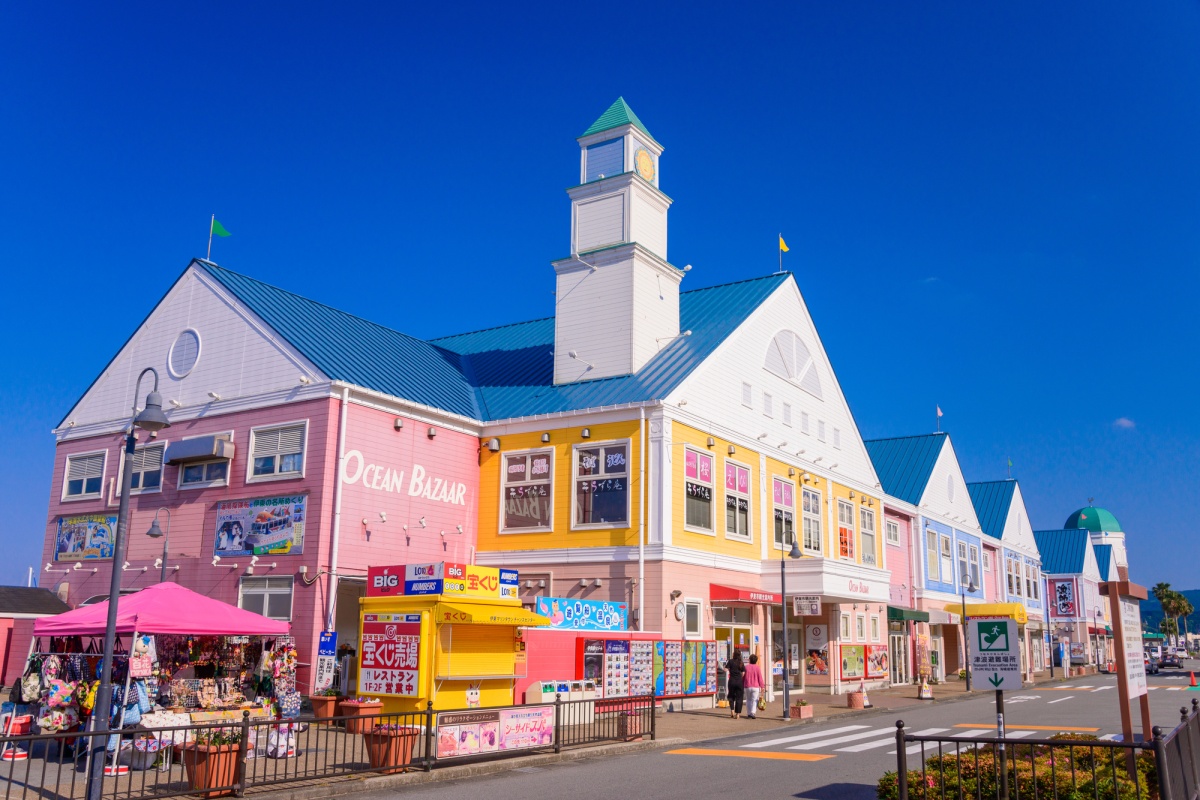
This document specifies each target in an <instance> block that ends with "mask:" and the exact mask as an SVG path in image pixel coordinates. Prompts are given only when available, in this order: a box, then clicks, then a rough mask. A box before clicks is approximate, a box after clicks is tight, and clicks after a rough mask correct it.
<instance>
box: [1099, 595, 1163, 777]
mask: <svg viewBox="0 0 1200 800" xmlns="http://www.w3.org/2000/svg"><path fill="white" fill-rule="evenodd" d="M1100 594H1102V595H1105V596H1107V597H1108V602H1109V609H1110V610H1111V612H1112V621H1113V643H1114V645H1115V646H1116V651H1117V658H1116V661H1117V696H1118V697H1119V698H1120V703H1121V733H1122V734H1123V735H1124V738H1125V741H1126V742H1129V743H1132V742H1133V741H1134V736H1133V710H1132V708H1131V707H1130V701H1132V700H1133V699H1134V698H1135V697H1136V698H1140V701H1139V702H1140V705H1141V711H1142V741H1144V742H1149V741H1150V740H1151V739H1153V738H1154V734H1153V732H1152V727H1153V726H1152V725H1151V723H1150V695H1149V692H1148V691H1147V688H1146V665H1145V661H1144V657H1143V654H1142V615H1141V609H1140V607H1139V603H1140V601H1142V600H1145V599H1146V597H1147V596H1148V593H1147V592H1146V587H1145V586H1139V585H1137V584H1136V583H1130V582H1129V581H1106V582H1104V583H1101V584H1100ZM1128 755H1129V762H1130V763H1129V769H1130V774H1133V771H1134V770H1135V768H1136V766H1135V764H1134V758H1135V756H1134V754H1133V750H1129V751H1128Z"/></svg>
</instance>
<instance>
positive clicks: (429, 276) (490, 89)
mask: <svg viewBox="0 0 1200 800" xmlns="http://www.w3.org/2000/svg"><path fill="white" fill-rule="evenodd" d="M251 5H253V6H255V7H254V8H250V7H248V5H247V4H243V3H223V2H207V3H192V4H178V3H166V4H164V3H144V4H140V5H138V6H133V5H124V6H122V7H112V8H109V7H101V6H99V5H96V4H88V3H82V2H74V3H66V4H53V3H25V4H9V5H8V7H7V8H6V9H5V12H4V24H3V25H2V26H0V64H2V65H3V72H4V75H5V81H4V84H5V85H4V91H3V95H4V99H3V101H0V109H2V110H0V121H2V124H0V151H2V152H3V153H4V158H3V159H2V160H0V241H3V247H4V250H5V253H4V256H5V265H6V266H5V270H4V275H5V279H4V285H5V289H6V292H5V294H6V298H5V300H6V301H5V303H4V312H5V313H4V314H3V317H2V321H0V325H2V326H3V335H4V340H5V360H6V361H7V362H8V365H9V367H8V370H7V376H6V379H5V380H4V381H2V382H0V409H2V411H3V417H2V418H3V426H2V428H0V444H2V445H3V448H4V452H5V453H6V454H7V458H5V459H4V460H3V462H0V484H2V486H3V493H2V495H0V497H2V500H0V502H2V503H3V515H2V518H3V520H4V534H3V539H2V541H3V542H4V548H5V558H4V559H3V561H2V563H0V582H21V583H23V582H24V579H25V568H26V566H27V565H30V564H34V565H36V564H38V563H39V561H40V551H41V542H42V538H43V535H44V531H45V524H46V521H47V520H46V514H47V510H46V505H47V498H48V493H49V484H50V478H51V475H50V472H51V465H52V463H53V451H54V442H53V438H52V436H51V434H50V430H51V428H52V427H53V426H54V425H55V424H56V423H57V422H58V421H59V420H60V419H61V418H62V416H63V414H64V413H65V412H66V411H67V410H68V409H69V407H70V406H71V404H72V403H73V402H74V401H75V399H76V398H77V397H78V395H79V394H80V393H81V392H82V391H83V390H84V389H85V388H86V387H87V386H88V384H89V382H90V381H91V380H92V379H93V378H94V377H95V376H96V375H97V374H98V372H99V371H100V370H101V369H102V368H103V367H104V365H105V363H106V362H107V361H108V359H109V358H110V357H111V356H112V355H113V353H114V352H115V351H116V349H117V348H118V347H119V346H120V345H121V344H122V342H124V341H125V339H126V338H127V337H128V336H129V334H130V333H131V332H132V330H133V329H134V327H135V326H136V324H137V322H138V321H140V320H141V319H142V317H143V316H144V315H145V314H146V313H147V312H148V311H149V309H150V308H151V307H152V305H153V304H154V302H155V301H156V300H157V299H158V298H159V297H160V296H161V295H162V294H163V293H164V292H165V291H166V289H167V288H168V286H169V285H170V284H171V282H172V281H173V280H174V279H175V278H176V277H177V276H178V274H179V273H180V272H181V271H182V270H183V268H184V267H185V266H186V264H187V263H188V260H189V259H190V258H192V257H193V256H203V255H204V244H205V236H206V233H207V228H208V219H209V215H210V214H211V213H214V212H215V213H216V214H217V217H218V218H219V219H220V220H221V222H222V223H224V224H225V226H226V227H227V228H228V229H229V230H230V231H232V232H233V236H232V237H230V238H228V239H223V240H219V241H218V242H217V243H216V245H215V250H214V253H213V257H214V260H216V261H218V262H219V263H221V264H222V265H223V266H227V267H230V268H232V269H235V270H238V271H241V272H245V273H247V274H250V275H253V276H254V277H257V278H260V279H263V280H266V281H269V282H272V283H276V284H278V285H281V286H284V287H286V288H289V289H292V290H295V291H297V292H300V293H302V294H305V295H307V296H310V297H313V298H316V299H319V300H322V301H324V302H326V303H329V304H331V305H334V306H337V307H340V308H343V309H346V310H348V311H351V312H354V313H357V314H360V315H362V316H365V317H368V318H371V319H373V320H377V321H379V322H381V323H384V324H388V325H391V326H393V327H396V328H398V329H400V330H403V331H406V332H408V333H411V334H414V335H416V336H422V337H432V336H437V335H441V334H446V333H451V332H457V331H463V330H472V329H477V328H484V327H488V326H492V325H498V324H504V323H508V322H512V321H517V320H524V319H530V318H535V317H543V316H548V315H550V313H551V310H552V308H551V301H552V296H551V291H552V289H553V277H552V271H551V268H550V266H549V262H550V261H551V260H552V259H555V258H559V257H562V256H564V255H566V254H567V250H568V233H569V216H568V209H569V206H568V201H567V197H566V195H565V193H564V191H563V190H564V188H565V187H567V186H569V185H571V184H572V183H574V182H575V181H576V179H577V177H578V159H579V156H578V149H577V145H576V143H575V141H574V137H575V136H578V135H579V134H580V133H581V132H582V131H583V130H584V129H585V128H586V127H587V126H588V125H589V124H590V123H591V122H592V121H593V120H594V119H595V118H596V117H597V116H599V114H600V113H601V112H602V111H604V109H605V108H607V106H608V105H609V104H610V103H611V102H612V101H613V100H614V99H615V98H616V97H617V96H618V95H624V97H625V98H626V100H628V101H629V103H630V104H631V105H632V107H633V108H634V109H635V110H636V112H637V113H638V114H639V115H640V116H641V118H642V119H643V120H644V121H645V123H646V125H647V126H648V127H649V129H650V130H651V131H652V132H653V133H654V135H655V136H656V137H657V138H658V139H659V140H660V141H661V142H662V143H663V144H664V145H665V146H666V153H665V154H664V156H663V161H662V186H663V189H664V190H665V191H666V192H667V193H668V194H669V195H671V196H672V197H673V198H674V199H675V201H676V202H675V205H674V207H673V208H672V210H671V229H670V253H671V259H672V261H673V262H675V263H677V264H685V263H690V264H693V265H694V266H695V268H694V269H693V270H692V272H691V273H690V274H689V276H688V278H687V280H686V281H685V288H686V287H692V288H696V287H701V286H706V285H711V284H716V283H724V282H728V281H732V280H738V279H741V278H747V277H751V276H757V275H762V274H765V273H768V272H771V271H773V270H774V269H775V265H776V249H775V235H776V232H777V231H783V232H784V235H785V237H786V238H787V241H788V243H789V245H790V246H791V252H790V253H789V254H788V255H787V256H786V264H787V266H788V267H789V268H790V269H792V270H793V271H794V272H795V273H796V276H797V280H798V281H799V284H800V287H801V289H802V291H803V292H804V293H805V296H806V298H807V300H808V303H809V306H810V308H811V309H812V311H813V314H814V316H815V318H816V321H817V325H818V328H819V330H820V331H821V333H822V335H823V338H824V341H825V345H826V347H827V349H828V351H829V353H830V355H831V357H832V358H833V362H834V366H835V368H836V369H837V371H838V376H839V378H840V380H841V382H842V385H843V387H844V389H845V392H846V395H847V396H848V398H849V400H850V403H851V406H852V408H853V410H854V412H855V414H856V417H857V419H858V423H859V426H860V428H861V431H862V433H863V435H864V436H865V437H868V438H870V437H879V436H891V435H902V434H910V433H920V432H927V431H931V430H933V428H934V407H935V404H938V405H940V406H941V407H942V409H943V410H944V411H945V413H946V416H945V418H944V420H943V423H944V427H945V428H946V429H947V430H949V431H950V432H951V433H952V435H953V437H954V442H955V445H956V447H957V450H958V453H959V455H960V458H961V460H962V464H963V469H964V471H965V473H966V477H967V479H968V480H981V479H990V478H1002V477H1004V475H1005V461H1006V458H1007V457H1009V456H1011V457H1012V459H1013V461H1014V462H1015V464H1016V468H1015V470H1014V473H1015V474H1016V476H1017V477H1019V478H1020V479H1021V482H1022V486H1023V487H1024V490H1025V493H1026V497H1027V499H1028V502H1029V506H1030V511H1031V514H1032V517H1033V523H1034V525H1035V526H1037V527H1043V528H1044V527H1058V526H1060V525H1061V524H1062V522H1063V520H1065V519H1066V517H1067V515H1068V514H1069V513H1070V512H1071V511H1072V510H1074V509H1075V508H1077V507H1079V506H1081V505H1085V504H1086V502H1087V499H1088V497H1090V496H1094V497H1095V498H1096V502H1097V504H1098V505H1103V506H1105V507H1107V508H1109V509H1110V510H1111V511H1113V512H1114V513H1115V514H1116V515H1117V517H1118V518H1119V519H1120V520H1121V521H1122V523H1123V524H1124V527H1125V529H1126V531H1127V532H1128V533H1129V539H1130V546H1131V551H1132V552H1131V558H1132V562H1133V576H1134V578H1135V579H1137V580H1139V581H1141V582H1142V583H1146V584H1153V583H1155V582H1156V581H1159V580H1166V581H1170V582H1171V583H1172V584H1174V585H1175V586H1176V587H1177V588H1183V587H1188V588H1191V587H1195V586H1197V585H1200V579H1197V578H1195V577H1194V575H1195V568H1196V566H1197V561H1198V558H1197V557H1198V556H1200V547H1198V546H1197V544H1196V542H1197V538H1196V536H1195V533H1194V531H1193V529H1192V525H1193V524H1194V523H1192V522H1189V520H1190V519H1191V517H1192V514H1193V513H1195V510H1196V508H1197V506H1198V505H1200V502H1198V501H1200V497H1198V490H1197V477H1198V470H1197V464H1198V462H1200V414H1197V413H1196V407H1197V404H1196V396H1197V394H1198V393H1200V377H1198V371H1197V361H1198V359H1197V352H1198V351H1200V322H1197V316H1196V313H1195V304H1196V298H1197V293H1198V290H1200V285H1198V284H1200V279H1198V277H1197V276H1198V274H1200V272H1198V270H1197V266H1198V261H1200V242H1198V231H1200V226H1198V222H1200V146H1198V143H1200V102H1198V99H1200V45H1198V42H1200V6H1197V4H1196V3H1195V2H1163V3H1155V4H1151V5H1136V4H1135V5H1130V4H1128V3H1116V2H1086V3H1084V2H1080V3H1051V4H1047V3H1032V2H1030V3H990V4H980V3H961V2H956V3H944V4H934V3H922V4H911V3H884V2H879V3H869V4H865V3H788V4H781V5H780V6H779V7H776V8H766V7H763V5H764V4H743V7H741V8H735V7H734V5H731V4H728V3H720V4H718V3H710V4H692V5H689V6H688V9H687V11H686V12H684V11H681V10H680V9H681V8H682V6H679V5H678V4H656V3H647V2H637V3H622V2H608V3H602V4H597V5H587V4H574V3H555V4H546V5H544V6H537V5H532V4H530V5H524V6H523V5H521V4H517V5H513V4H494V3H493V4H482V3H481V4H477V5H478V6H479V7H478V8H474V9H472V8H469V7H467V6H466V5H461V4H440V7H437V8H435V6H439V4H430V3H425V4H401V3H374V4H371V5H372V7H371V8H369V9H367V10H357V9H354V8H351V7H350V5H351V4H341V5H336V6H335V5H330V4H328V3H320V4H313V3H277V4H274V5H272V6H268V5H266V4H251ZM184 6H187V7H186V8H185V7H184ZM464 294H465V298H464Z"/></svg>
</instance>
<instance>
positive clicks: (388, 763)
mask: <svg viewBox="0 0 1200 800" xmlns="http://www.w3.org/2000/svg"><path fill="white" fill-rule="evenodd" d="M420 735H421V729H420V728H415V727H413V726H411V725H375V726H373V727H372V728H371V729H370V730H367V731H364V732H363V735H362V736H363V741H364V742H365V743H366V745H367V761H368V762H369V763H370V764H371V769H377V770H380V771H382V772H396V771H403V770H404V769H405V768H406V767H408V766H409V765H411V764H412V754H413V750H414V749H415V748H416V745H417V737H418V736H420Z"/></svg>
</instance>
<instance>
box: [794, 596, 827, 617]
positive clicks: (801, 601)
mask: <svg viewBox="0 0 1200 800" xmlns="http://www.w3.org/2000/svg"><path fill="white" fill-rule="evenodd" d="M792 613H793V614H795V615H796V616H797V617H819V616H821V595H819V594H797V595H793V596H792Z"/></svg>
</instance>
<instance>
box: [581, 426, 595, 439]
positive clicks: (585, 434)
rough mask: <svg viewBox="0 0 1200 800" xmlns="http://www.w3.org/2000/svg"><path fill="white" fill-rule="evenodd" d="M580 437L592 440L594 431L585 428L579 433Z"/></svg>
mask: <svg viewBox="0 0 1200 800" xmlns="http://www.w3.org/2000/svg"><path fill="white" fill-rule="evenodd" d="M579 435H580V436H582V437H583V438H584V439H590V438H592V429H591V428H584V429H583V430H581V431H580V432H579Z"/></svg>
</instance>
